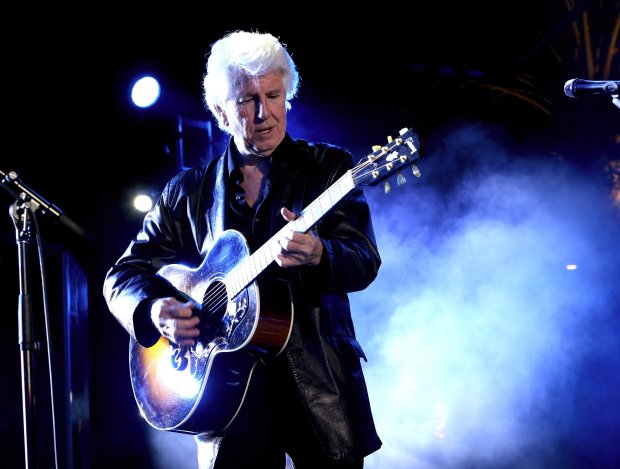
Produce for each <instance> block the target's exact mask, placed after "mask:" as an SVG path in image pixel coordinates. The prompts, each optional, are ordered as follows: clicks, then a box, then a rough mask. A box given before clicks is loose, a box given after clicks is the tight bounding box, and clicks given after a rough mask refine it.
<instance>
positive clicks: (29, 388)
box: [9, 200, 40, 468]
mask: <svg viewBox="0 0 620 469" xmlns="http://www.w3.org/2000/svg"><path fill="white" fill-rule="evenodd" d="M9 211H10V213H11V219H12V220H13V223H14V225H15V233H16V242H17V251H18V263H19V264H18V265H19V304H18V324H19V333H18V334H19V336H18V337H19V349H20V353H21V375H22V410H23V422H24V451H25V458H26V466H25V467H26V468H28V467H33V468H35V467H37V460H36V454H37V452H36V431H35V381H34V377H33V376H34V371H33V370H34V366H35V352H36V351H38V350H40V344H39V342H37V341H36V340H35V338H34V318H33V314H32V297H31V296H30V288H29V283H28V282H29V275H28V247H29V244H30V217H29V215H30V213H31V208H30V202H29V201H26V200H22V201H19V200H18V201H16V202H15V203H14V204H13V205H11V208H10V210H9Z"/></svg>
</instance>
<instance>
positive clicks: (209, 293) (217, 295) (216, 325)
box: [200, 281, 228, 343]
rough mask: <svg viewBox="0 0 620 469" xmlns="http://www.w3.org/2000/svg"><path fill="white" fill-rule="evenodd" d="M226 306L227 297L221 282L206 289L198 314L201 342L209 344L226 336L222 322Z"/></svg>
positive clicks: (224, 325)
mask: <svg viewBox="0 0 620 469" xmlns="http://www.w3.org/2000/svg"><path fill="white" fill-rule="evenodd" d="M227 305H228V295H227V294H226V286H225V285H224V283H223V282H219V281H218V282H213V283H211V285H209V286H208V287H207V290H206V291H205V295H204V299H203V301H202V311H201V313H200V333H201V338H202V341H203V342H207V343H208V342H211V341H213V340H214V339H215V338H216V337H224V336H225V335H226V329H227V328H226V324H225V323H224V321H223V318H224V315H225V314H226V308H227Z"/></svg>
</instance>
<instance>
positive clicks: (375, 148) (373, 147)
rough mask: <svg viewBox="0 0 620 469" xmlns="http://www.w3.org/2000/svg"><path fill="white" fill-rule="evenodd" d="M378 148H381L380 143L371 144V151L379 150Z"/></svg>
mask: <svg viewBox="0 0 620 469" xmlns="http://www.w3.org/2000/svg"><path fill="white" fill-rule="evenodd" d="M379 150H381V145H373V146H372V151H373V152H375V151H379Z"/></svg>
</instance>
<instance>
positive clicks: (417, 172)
mask: <svg viewBox="0 0 620 469" xmlns="http://www.w3.org/2000/svg"><path fill="white" fill-rule="evenodd" d="M411 172H412V173H413V175H414V176H415V177H417V178H419V177H420V170H419V169H418V167H417V166H416V165H411Z"/></svg>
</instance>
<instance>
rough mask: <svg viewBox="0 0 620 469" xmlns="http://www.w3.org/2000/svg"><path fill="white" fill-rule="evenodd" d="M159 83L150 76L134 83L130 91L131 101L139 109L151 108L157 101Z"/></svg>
mask: <svg viewBox="0 0 620 469" xmlns="http://www.w3.org/2000/svg"><path fill="white" fill-rule="evenodd" d="M159 93H160V88H159V83H158V82H157V80H156V79H155V78H153V77H151V76H145V77H142V78H140V79H139V80H138V81H136V82H135V83H134V85H133V88H132V89H131V100H132V101H133V103H134V104H135V105H136V106H138V107H141V108H147V107H150V106H152V105H153V104H155V103H156V102H157V100H158V99H159Z"/></svg>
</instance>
